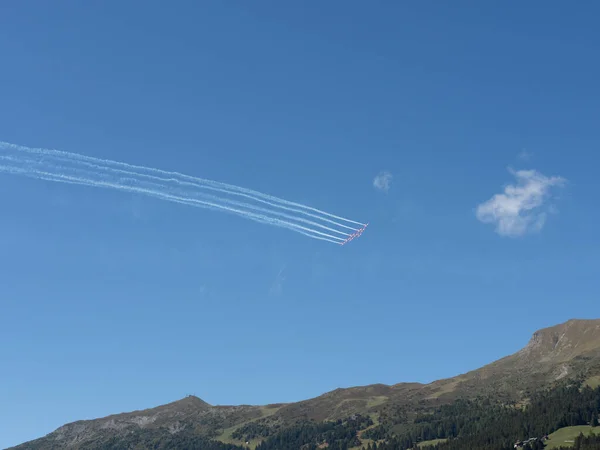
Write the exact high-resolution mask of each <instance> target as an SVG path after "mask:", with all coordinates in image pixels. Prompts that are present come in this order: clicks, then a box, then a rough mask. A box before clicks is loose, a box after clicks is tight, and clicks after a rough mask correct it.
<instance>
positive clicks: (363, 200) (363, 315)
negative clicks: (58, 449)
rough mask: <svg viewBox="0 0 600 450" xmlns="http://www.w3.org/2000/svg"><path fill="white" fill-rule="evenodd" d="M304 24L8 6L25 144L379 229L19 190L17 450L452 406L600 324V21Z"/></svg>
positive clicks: (349, 5) (411, 9)
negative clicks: (406, 406) (530, 351)
mask: <svg viewBox="0 0 600 450" xmlns="http://www.w3.org/2000/svg"><path fill="white" fill-rule="evenodd" d="M285 3H286V4H285V5H284V4H283V3H282V2H275V1H259V2H240V1H238V2H192V1H179V2H176V3H175V4H174V5H171V6H169V7H167V6H166V5H165V3H164V2H158V1H144V2H136V1H130V2H117V1H105V2H77V1H72V0H69V1H64V2H60V4H56V3H52V4H50V2H43V1H21V2H2V3H1V4H0V55H1V59H0V60H1V61H2V63H1V67H2V68H1V70H0V140H1V141H7V142H12V143H15V144H20V145H25V146H30V147H49V148H56V149H60V150H65V151H69V152H77V153H83V154H86V155H90V156H95V157H99V158H107V159H114V160H120V161H126V162H130V163H134V164H140V165H144V166H150V167H157V168H161V169H165V170H174V171H179V172H183V173H189V174H191V175H195V176H200V177H204V178H209V179H213V180H219V181H224V182H228V183H232V184H235V185H240V186H244V187H249V188H252V189H256V190H259V191H262V192H266V193H269V194H273V195H277V196H279V197H283V198H286V199H290V200H294V201H298V202H302V203H305V204H308V205H311V206H314V207H317V208H319V209H323V210H326V211H330V212H332V213H335V214H341V215H344V216H347V217H350V218H354V219H357V220H360V221H365V222H367V221H368V222H370V226H369V228H368V229H367V231H366V232H365V233H364V234H363V235H362V236H361V237H360V239H357V240H355V241H353V242H352V243H350V244H349V245H347V246H344V247H339V246H337V245H333V244H330V243H327V242H321V241H317V240H312V239H309V238H306V237H304V236H301V235H299V234H297V233H293V232H290V231H288V230H284V229H281V228H276V227H271V226H267V225H262V224H258V223H255V222H252V221H249V220H245V219H243V218H239V217H237V216H233V215H229V214H222V213H216V212H213V211H208V210H203V209H196V208H188V207H186V206H183V205H176V204H173V203H168V202H162V201H160V200H156V199H152V198H148V197H142V196H138V195H131V194H126V193H122V192H117V191H110V190H101V189H93V188H88V187H82V186H72V185H66V184H58V183H51V182H42V181H36V180H32V179H27V178H19V177H16V176H11V175H7V174H0V192H2V195H0V211H1V215H0V254H1V255H2V258H0V301H1V303H0V305H1V314H0V342H2V345H1V346H0V361H1V363H2V366H1V367H2V370H0V447H5V446H8V445H13V444H17V443H20V442H23V441H25V440H28V439H32V438H36V437H40V436H42V435H44V434H45V433H48V432H50V431H52V430H54V429H55V428H57V427H58V426H60V425H62V424H64V423H66V422H70V421H74V420H78V419H90V418H95V417H100V416H104V415H107V414H110V413H117V412H122V411H128V410H134V409H142V408H146V407H151V406H155V405H158V404H161V403H166V402H169V401H172V400H176V399H178V398H180V397H183V396H184V395H186V394H189V393H194V394H196V395H198V396H199V397H201V398H203V399H204V400H206V401H208V402H209V403H212V404H240V403H250V404H256V403H269V402H286V401H296V400H301V399H305V398H308V397H313V396H316V395H319V394H321V393H324V392H326V391H328V390H331V389H334V388H337V387H348V386H354V385H362V384H370V383H377V382H382V383H397V382H401V381H422V382H427V381H431V380H434V379H437V378H442V377H448V376H452V375H455V374H458V373H461V372H464V371H467V370H470V369H474V368H477V367H478V366H481V365H483V364H485V363H488V362H491V361H492V360H494V359H497V358H499V357H502V356H504V355H507V354H509V353H512V352H514V351H516V350H518V349H519V348H520V347H522V346H523V345H525V343H526V342H527V340H528V339H529V337H530V335H531V333H532V332H533V331H535V330H536V329H539V328H542V327H545V326H550V325H553V324H556V323H559V322H563V321H565V320H567V319H570V318H573V317H578V318H591V317H598V316H600V307H599V306H598V289H599V287H600V276H599V274H598V267H600V261H599V256H598V255H599V254H600V252H599V250H600V243H599V240H598V234H597V231H596V230H597V223H598V221H599V215H600V212H599V210H598V208H597V207H596V205H597V204H598V200H597V199H598V195H599V194H600V188H599V184H598V181H597V171H598V167H600V155H599V153H598V148H599V144H600V132H599V131H598V126H597V118H598V117H599V115H600V106H599V105H600V103H599V102H598V98H599V97H598V95H599V94H600V92H599V90H600V88H599V85H598V82H597V80H598V79H600V62H599V61H598V58H594V57H593V55H594V54H595V52H596V51H597V46H598V43H599V38H600V30H599V29H598V27H597V23H596V18H597V16H598V14H599V13H600V10H599V6H598V5H597V4H595V3H593V2H587V3H586V2H581V3H578V4H577V5H567V4H565V3H564V2H552V1H551V2H547V1H546V2H528V4H527V5H524V4H522V3H521V2H511V3H508V4H507V3H503V4H502V6H501V5H500V4H499V3H498V2H495V3H489V4H487V5H483V4H481V2H466V1H462V2H452V4H451V5H450V3H444V4H442V3H437V4H435V5H432V4H425V3H418V4H417V3H412V4H409V3H407V2H405V3H402V2H380V3H378V4H371V3H369V4H368V5H367V4H366V3H364V2H354V1H352V2H348V1H345V2H313V3H307V2H295V3H296V4H294V5H292V4H290V2H285ZM381 172H388V173H389V174H391V179H389V180H388V181H390V184H389V185H388V186H387V187H388V189H387V190H386V189H378V188H376V187H375V186H374V180H375V178H376V177H377V176H378V174H380V173H381ZM517 178H518V179H519V180H520V184H518V183H519V182H518V180H517ZM375 184H376V183H375ZM379 186H380V187H383V185H382V184H379ZM511 186H512V187H511ZM505 189H508V193H509V194H510V195H509V196H499V197H498V196H497V197H494V196H495V195H498V194H503V193H504V192H505ZM480 205H481V206H480ZM528 205H529V206H531V207H535V208H534V209H530V210H528V209H526V207H528ZM494 214H495V215H494ZM544 218H545V220H543V219H544Z"/></svg>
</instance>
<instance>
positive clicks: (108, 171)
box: [0, 154, 348, 237]
mask: <svg viewBox="0 0 600 450" xmlns="http://www.w3.org/2000/svg"><path fill="white" fill-rule="evenodd" d="M2 160H4V161H11V162H13V163H14V162H17V163H20V164H24V165H26V166H27V167H29V168H30V169H31V170H38V171H44V170H45V171H48V170H52V169H53V170H54V171H56V172H61V173H63V174H64V173H68V172H70V171H73V172H75V173H76V174H78V175H80V176H87V177H92V178H93V177H96V178H97V177H99V176H100V175H102V174H104V176H105V177H106V178H109V179H110V178H111V177H114V176H113V173H115V172H116V173H118V174H120V173H123V174H127V175H130V176H132V177H133V178H121V180H123V181H128V182H134V183H137V182H139V181H141V180H140V179H139V178H135V177H142V178H149V179H151V180H158V181H171V180H169V179H166V178H160V177H153V176H147V175H142V174H137V173H136V172H132V171H124V170H118V171H115V169H112V168H110V167H105V166H99V165H96V164H89V163H85V165H86V166H88V167H91V168H93V169H95V170H93V171H88V170H85V169H80V168H77V167H75V168H73V167H69V166H64V165H63V166H56V165H54V164H53V163H52V159H51V160H50V161H47V160H46V161H41V160H34V159H29V158H15V157H11V156H3V155H2V154H0V161H2ZM63 162H68V161H65V160H63ZM33 166H39V168H38V169H33ZM44 167H45V169H44ZM116 173H115V174H116ZM175 181H177V180H175ZM144 182H145V180H144ZM146 183H147V182H146ZM150 184H151V185H152V186H155V187H156V189H159V190H165V191H176V192H181V190H180V189H175V188H173V187H172V186H168V185H164V184H157V183H150ZM185 184H189V185H192V184H191V183H185ZM199 187H202V186H199ZM218 191H221V190H220V189H219V190H218ZM190 194H191V192H190V191H187V192H185V193H184V194H182V195H183V196H184V197H185V196H189V195H190ZM193 194H194V196H193V197H194V198H204V199H207V200H211V201H218V202H220V203H224V204H228V205H232V206H238V207H242V208H248V209H252V210H254V211H258V212H261V213H266V214H272V215H276V216H278V217H283V218H286V219H290V220H293V221H297V222H301V223H305V224H307V225H311V226H313V227H317V228H320V229H323V230H327V231H330V232H332V233H336V234H339V235H342V236H344V237H347V236H348V233H347V232H344V231H340V230H336V229H335V228H331V227H328V226H326V225H323V224H320V223H318V222H315V221H312V220H307V219H304V218H302V217H298V216H293V215H290V214H286V213H284V212H281V211H273V210H270V209H267V208H263V207H260V206H257V205H252V204H248V203H243V202H239V201H235V200H231V199H227V198H222V197H217V196H215V195H210V194H204V193H198V192H196V193H193ZM311 215H312V214H311ZM315 217H318V216H315ZM334 223H335V222H334Z"/></svg>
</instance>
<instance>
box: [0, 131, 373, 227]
mask: <svg viewBox="0 0 600 450" xmlns="http://www.w3.org/2000/svg"><path fill="white" fill-rule="evenodd" d="M3 147H4V148H5V149H11V150H13V151H17V152H24V153H29V154H39V155H42V156H47V157H50V158H61V159H63V160H67V161H81V162H86V163H89V164H90V165H92V166H94V165H96V166H102V167H111V168H114V167H120V168H122V169H123V170H130V171H133V173H135V174H137V175H142V173H140V171H143V172H149V173H150V174H154V175H149V174H145V175H146V176H157V174H158V175H163V176H168V177H171V178H167V179H164V178H163V180H172V181H175V182H178V183H186V182H183V181H181V179H183V180H187V182H188V183H191V184H192V185H195V186H197V187H200V188H203V189H213V190H217V191H219V192H223V193H227V194H230V195H239V196H243V197H247V198H251V199H253V200H256V201H259V202H263V203H266V204H268V205H271V206H274V207H277V208H282V209H288V210H289V211H292V212H298V213H301V214H304V215H308V216H312V217H315V218H319V219H320V220H323V221H327V222H330V223H335V224H336V225H338V226H341V227H343V228H348V229H351V230H354V231H357V230H358V229H357V228H353V227H349V226H347V225H344V224H340V223H338V222H335V221H331V220H330V219H326V218H324V217H323V216H327V217H331V218H334V219H338V220H341V221H343V222H347V223H353V224H355V225H360V227H363V226H365V224H364V223H361V222H357V221H354V220H350V219H347V218H345V217H340V216H336V215H334V214H330V213H328V212H325V211H321V210H319V209H316V208H313V207H310V206H306V205H302V204H301V203H296V202H291V201H288V200H284V199H281V198H278V197H275V196H273V195H269V194H264V193H262V192H258V191H254V190H252V189H248V188H244V187H240V186H234V185H231V184H227V183H222V182H219V181H213V180H207V179H204V178H198V177H193V176H190V175H185V174H182V173H179V172H169V171H166V170H161V169H155V168H151V167H144V166H138V165H134V164H128V163H124V162H120V161H111V160H108V159H100V158H94V157H92V156H85V155H81V154H79V153H70V152H65V151H62V150H53V149H46V148H30V147H24V146H21V145H16V144H11V143H9V142H2V141H0V149H2V148H3ZM115 170H118V169H115ZM136 170H137V172H136ZM178 178H179V179H178ZM290 206H295V207H296V208H295V209H290ZM307 211H313V212H316V213H318V214H320V215H313V214H310V213H308V212H307Z"/></svg>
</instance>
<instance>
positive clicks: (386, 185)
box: [373, 170, 393, 192]
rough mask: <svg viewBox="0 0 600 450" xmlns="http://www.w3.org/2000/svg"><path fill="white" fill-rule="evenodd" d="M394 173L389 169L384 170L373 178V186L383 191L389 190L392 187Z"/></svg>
mask: <svg viewBox="0 0 600 450" xmlns="http://www.w3.org/2000/svg"><path fill="white" fill-rule="evenodd" d="M392 178H393V177H392V174H391V173H390V172H388V171H387V170H382V171H381V172H379V173H378V174H377V176H376V177H375V178H374V179H373V187H375V189H379V190H380V191H383V192H388V191H389V190H390V187H392Z"/></svg>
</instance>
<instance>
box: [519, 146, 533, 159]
mask: <svg viewBox="0 0 600 450" xmlns="http://www.w3.org/2000/svg"><path fill="white" fill-rule="evenodd" d="M532 157H533V153H531V152H528V151H527V150H525V149H523V150H522V151H521V153H519V154H518V155H517V158H519V159H520V160H521V161H529V160H530V159H531V158H532Z"/></svg>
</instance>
